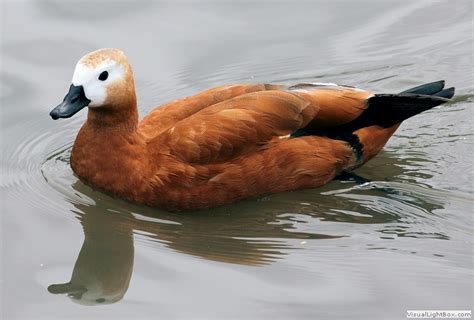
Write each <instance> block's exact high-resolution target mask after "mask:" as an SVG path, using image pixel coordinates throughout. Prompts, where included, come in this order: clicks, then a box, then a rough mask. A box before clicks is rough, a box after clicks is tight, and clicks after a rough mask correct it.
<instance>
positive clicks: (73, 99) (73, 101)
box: [71, 96, 79, 103]
mask: <svg viewBox="0 0 474 320" xmlns="http://www.w3.org/2000/svg"><path fill="white" fill-rule="evenodd" d="M77 100H79V97H78V96H75V97H74V98H72V99H71V103H75V102H76V101H77Z"/></svg>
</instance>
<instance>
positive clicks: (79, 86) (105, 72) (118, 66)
mask: <svg viewBox="0 0 474 320" xmlns="http://www.w3.org/2000/svg"><path fill="white" fill-rule="evenodd" d="M127 104H128V105H130V104H131V105H134V106H135V104H136V98H135V87H134V83H133V75H132V68H131V67H130V64H129V63H128V60H127V57H126V56H125V54H124V53H123V52H122V51H121V50H119V49H100V50H97V51H94V52H91V53H88V54H86V55H85V56H84V57H82V58H81V59H80V60H79V62H78V63H77V65H76V68H75V70H74V75H73V77H72V85H71V87H70V89H69V93H68V94H67V95H66V97H65V98H64V101H63V102H62V103H61V104H60V105H59V106H57V107H56V108H55V109H53V111H51V113H50V115H51V117H52V118H53V119H58V118H69V117H71V116H72V115H74V114H75V113H76V112H78V111H79V110H81V109H82V108H84V107H86V106H87V107H90V108H91V109H98V108H102V107H106V108H108V109H110V108H119V107H121V106H123V105H127Z"/></svg>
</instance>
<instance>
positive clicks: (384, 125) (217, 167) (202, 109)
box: [52, 49, 454, 210]
mask: <svg viewBox="0 0 474 320" xmlns="http://www.w3.org/2000/svg"><path fill="white" fill-rule="evenodd" d="M111 55H112V56H113V59H115V61H117V63H118V64H119V65H120V66H121V67H122V69H121V70H122V71H123V70H125V72H124V73H123V72H122V75H120V76H118V77H117V78H116V79H115V80H114V82H112V83H111V84H109V85H108V87H107V88H106V90H105V91H106V93H107V94H106V98H105V99H102V100H100V99H99V100H100V101H101V102H100V103H97V102H95V101H94V100H93V99H91V100H89V99H90V98H89V96H93V95H94V92H91V89H88V87H87V86H90V84H86V85H85V87H84V90H83V96H84V97H85V100H87V101H89V105H90V104H93V105H94V104H95V105H97V104H98V105H99V106H92V107H89V113H88V118H87V121H86V123H85V124H84V125H83V127H82V128H81V130H80V132H79V134H78V136H77V138H76V141H75V143H74V147H73V150H72V156H71V166H72V168H73V170H74V172H75V173H76V174H77V175H78V176H79V177H80V178H81V179H82V180H83V181H85V182H86V183H88V184H91V185H93V186H95V187H97V188H100V189H102V190H104V191H107V192H109V193H112V194H115V195H117V196H119V197H122V198H125V199H128V200H130V201H132V202H135V203H140V204H145V205H149V206H153V207H160V208H164V209H168V210H192V209H202V208H209V207H214V206H219V205H223V204H227V203H231V202H234V201H237V200H240V199H244V198H248V197H254V196H259V195H263V194H270V193H275V192H282V191H288V190H296V189H300V188H311V187H318V186H321V185H323V184H325V183H327V182H328V181H330V180H332V179H333V178H334V177H335V176H337V175H338V174H339V173H341V172H342V171H344V170H352V169H354V168H356V167H359V166H360V165H362V164H364V163H365V162H367V161H368V160H370V159H371V158H372V157H374V156H375V155H376V154H377V153H378V152H379V151H380V150H381V149H382V148H383V146H384V145H385V143H386V142H387V141H388V139H389V138H390V136H391V135H392V134H393V133H394V132H395V130H396V129H397V128H398V126H399V125H400V123H401V121H403V120H405V119H406V118H408V117H410V116H412V115H415V114H417V113H419V112H422V111H424V110H427V109H429V108H431V107H433V106H435V105H439V104H441V103H444V102H446V101H447V99H446V98H449V97H451V96H452V94H453V93H454V91H453V90H452V89H446V90H442V89H443V86H444V83H442V82H437V83H432V84H428V85H425V86H423V87H419V88H414V89H413V90H414V91H412V92H411V93H404V94H399V95H374V94H372V93H370V92H367V91H363V90H359V89H354V88H351V87H346V86H338V85H334V84H325V85H323V84H299V85H295V86H283V85H268V84H241V85H232V86H225V87H219V88H215V89H211V90H208V91H205V92H202V93H200V94H198V95H195V96H192V97H188V98H185V99H182V100H176V101H173V102H171V103H168V104H166V105H163V106H161V107H159V108H156V109H155V110H153V111H152V112H151V113H150V114H149V115H148V116H146V117H145V118H144V119H143V121H141V122H139V121H138V112H137V106H136V98H135V90H134V86H133V77H132V75H131V69H130V66H129V65H128V63H127V62H126V58H125V56H122V55H123V54H122V53H121V52H120V51H118V50H115V49H103V50H99V51H96V52H94V53H91V54H89V55H87V56H86V57H85V58H83V59H81V61H83V60H84V59H86V58H88V59H89V60H90V59H91V56H92V57H95V58H96V60H94V62H95V65H96V66H95V67H94V66H93V64H92V63H91V65H92V66H91V67H90V69H91V70H93V68H97V65H100V64H104V63H105V65H107V63H106V62H107V61H108V60H110V59H111V58H110V56H111ZM117 57H118V58H117ZM81 61H80V62H79V63H81ZM87 61H88V60H87V59H86V62H87ZM97 61H98V62H97ZM104 61H105V62H104ZM86 62H84V61H83V62H82V63H86ZM86 65H87V64H86ZM101 70H102V69H100V68H99V70H98V71H97V72H98V73H100V72H101ZM76 72H77V68H76ZM109 72H110V71H109ZM102 73H103V72H102ZM110 73H111V74H112V75H113V74H114V73H115V71H113V70H112V71H111V72H110ZM75 77H76V74H75ZM76 78H77V77H76ZM79 78H80V77H79ZM99 79H100V78H99ZM91 81H92V80H91ZM122 82H123V83H125V84H126V86H122ZM72 87H74V88H79V86H78V85H77V84H74V79H73V86H72ZM72 87H71V88H72ZM81 87H82V85H81ZM71 90H72V89H71ZM77 90H79V89H77ZM94 90H95V89H94ZM417 90H418V91H417ZM419 91H420V92H419ZM419 93H422V94H424V95H420V94H419ZM435 93H436V94H437V96H431V95H433V94H435ZM99 96H100V95H99ZM84 97H82V98H83V99H84ZM66 98H67V97H66ZM66 100H67V99H66ZM66 100H65V101H66ZM87 101H86V102H87ZM91 101H92V102H91ZM86 102H84V103H86ZM75 103H77V102H75ZM63 104H64V103H63ZM63 104H62V105H63ZM60 107H61V106H58V108H60ZM62 108H63V109H64V108H65V107H64V106H63V107H62ZM55 110H56V109H55ZM53 113H54V111H53V112H52V116H53V117H54V118H57V117H61V116H63V115H62V114H60V113H57V114H53ZM68 116H70V114H67V115H66V116H64V117H68Z"/></svg>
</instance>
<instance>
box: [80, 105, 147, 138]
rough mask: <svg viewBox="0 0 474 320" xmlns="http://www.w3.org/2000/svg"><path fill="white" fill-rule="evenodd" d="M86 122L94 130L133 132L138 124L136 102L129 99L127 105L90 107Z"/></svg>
mask: <svg viewBox="0 0 474 320" xmlns="http://www.w3.org/2000/svg"><path fill="white" fill-rule="evenodd" d="M86 124H87V126H88V127H89V128H91V129H96V130H114V131H115V130H118V131H123V132H134V131H136V129H137V125H138V110H137V103H136V101H130V102H129V103H128V105H127V106H123V107H117V106H116V107H114V108H101V107H99V108H93V107H91V108H89V112H88V114H87V122H86Z"/></svg>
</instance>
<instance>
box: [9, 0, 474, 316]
mask: <svg viewBox="0 0 474 320" xmlns="http://www.w3.org/2000/svg"><path fill="white" fill-rule="evenodd" d="M1 11H2V13H1V29H2V37H1V88H2V89H1V109H0V110H1V127H0V130H1V131H0V137H1V150H2V155H1V156H2V178H1V187H2V189H1V201H2V202H1V211H2V214H1V235H2V237H1V239H2V249H1V257H2V264H1V280H0V281H1V302H2V304H1V312H0V315H1V317H2V319H3V318H4V319H33V318H38V319H39V318H41V319H56V318H57V319H62V318H79V319H84V318H88V319H95V318H112V319H117V318H129V319H138V318H144V319H145V318H149V319H152V318H153V319H174V318H181V319H183V318H184V319H190V318H192V319H196V318H197V319H223V318H237V319H262V318H272V319H306V318H307V319H316V318H322V319H328V318H331V319H404V318H405V317H406V310H407V309H472V306H473V305H472V301H473V218H472V211H473V210H472V209H473V204H474V201H473V196H472V195H473V182H472V181H473V160H472V159H473V156H474V154H473V150H474V149H473V142H474V138H473V130H472V123H473V120H474V119H473V111H472V108H473V107H474V106H473V101H474V89H473V73H472V70H473V67H474V64H473V51H472V48H473V31H474V28H473V24H472V18H473V7H472V3H471V2H470V1H455V2H454V1H416V2H409V1H383V2H375V1H367V2H357V3H355V2H352V1H351V2H349V1H347V2H342V1H331V2H329V1H328V2H304V3H303V2H302V3H296V2H282V3H270V2H267V1H265V2H259V3H254V2H242V3H240V4H237V3H232V2H225V3H206V4H204V3H200V4H197V3H191V2H190V3H181V2H177V3H174V2H173V3H171V2H169V3H165V2H163V3H162V2H155V1H141V2H131V1H129V2H128V1H127V2H115V3H113V2H105V3H101V4H100V5H99V4H98V2H92V1H86V2H84V1H81V2H71V1H67V2H66V1H59V0H57V1H41V2H40V1H10V2H8V1H7V2H3V3H2V4H1ZM100 47H117V48H121V49H123V50H124V51H125V52H126V53H127V54H128V56H129V60H130V61H131V63H132V65H133V67H134V72H135V80H136V86H137V94H138V99H139V105H140V112H141V115H144V114H146V113H147V112H149V111H150V110H151V109H152V108H153V107H154V106H155V105H158V104H161V103H164V102H166V101H169V100H172V99H175V98H179V97H184V96H186V95H190V94H193V93H195V92H198V91H199V90H203V89H206V88H209V87H213V86H217V85H221V84H226V83H239V82H273V83H289V84H290V83H298V82H311V81H312V82H315V81H318V82H321V81H325V82H337V83H342V84H349V85H357V86H359V87H361V88H364V89H368V90H373V91H375V92H398V91H401V90H404V89H406V88H408V87H410V86H415V85H418V84H421V83H424V82H430V81H435V80H439V79H446V80H447V84H448V85H452V86H456V88H457V95H456V97H455V99H454V101H453V102H452V103H449V104H447V105H444V106H442V107H438V108H435V109H433V110H431V111H428V112H426V113H424V114H422V115H420V116H418V117H416V118H413V119H410V120H408V121H406V122H405V123H404V124H403V125H402V127H401V128H400V129H399V130H398V132H397V134H396V136H394V137H393V138H392V139H391V140H390V142H389V144H388V145H387V146H386V148H385V150H384V151H383V152H382V153H381V154H380V155H379V156H378V157H377V158H376V159H374V160H372V161H371V162H370V163H368V164H367V165H366V166H365V167H363V168H361V169H360V170H358V171H357V173H358V175H360V176H362V177H364V178H365V179H367V180H369V182H366V183H364V182H360V181H357V182H355V181H347V180H346V181H333V182H331V183H329V184H328V185H326V186H324V187H322V188H319V189H312V190H302V191H297V192H288V193H281V194H275V195H271V196H267V197H263V198H259V199H251V200H246V201H242V202H239V203H236V204H233V205H229V206H226V207H222V208H218V209H215V210H210V211H207V212H199V213H194V214H175V213H167V212H163V211H160V210H155V209H151V208H145V207H141V206H135V205H132V204H129V203H127V202H125V201H121V200H118V199H114V198H111V197H109V196H107V195H104V194H102V193H100V192H97V191H94V190H93V189H91V188H90V187H88V186H85V185H84V184H83V183H81V182H80V181H79V180H78V179H77V178H76V177H75V176H74V175H73V173H72V171H71V169H70V167H69V156H70V151H71V146H72V143H73V140H74V137H75V135H76V133H77V131H78V129H79V128H80V126H81V124H82V123H83V121H84V120H85V112H81V113H80V114H78V115H76V116H75V117H74V118H72V119H69V120H61V121H55V122H53V121H52V120H51V119H50V118H49V116H48V113H49V111H50V109H51V108H52V107H54V106H56V105H57V103H59V102H60V101H61V99H62V97H63V96H64V94H65V93H66V91H67V88H68V87H69V84H70V80H71V76H72V71H73V67H74V65H75V63H76V61H77V60H78V59H79V58H80V57H81V56H82V55H83V54H85V53H87V52H89V51H92V50H95V49H97V48H100ZM61 293H63V294H61ZM68 295H69V297H68ZM91 305H92V306H91ZM87 306H88V307H87Z"/></svg>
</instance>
